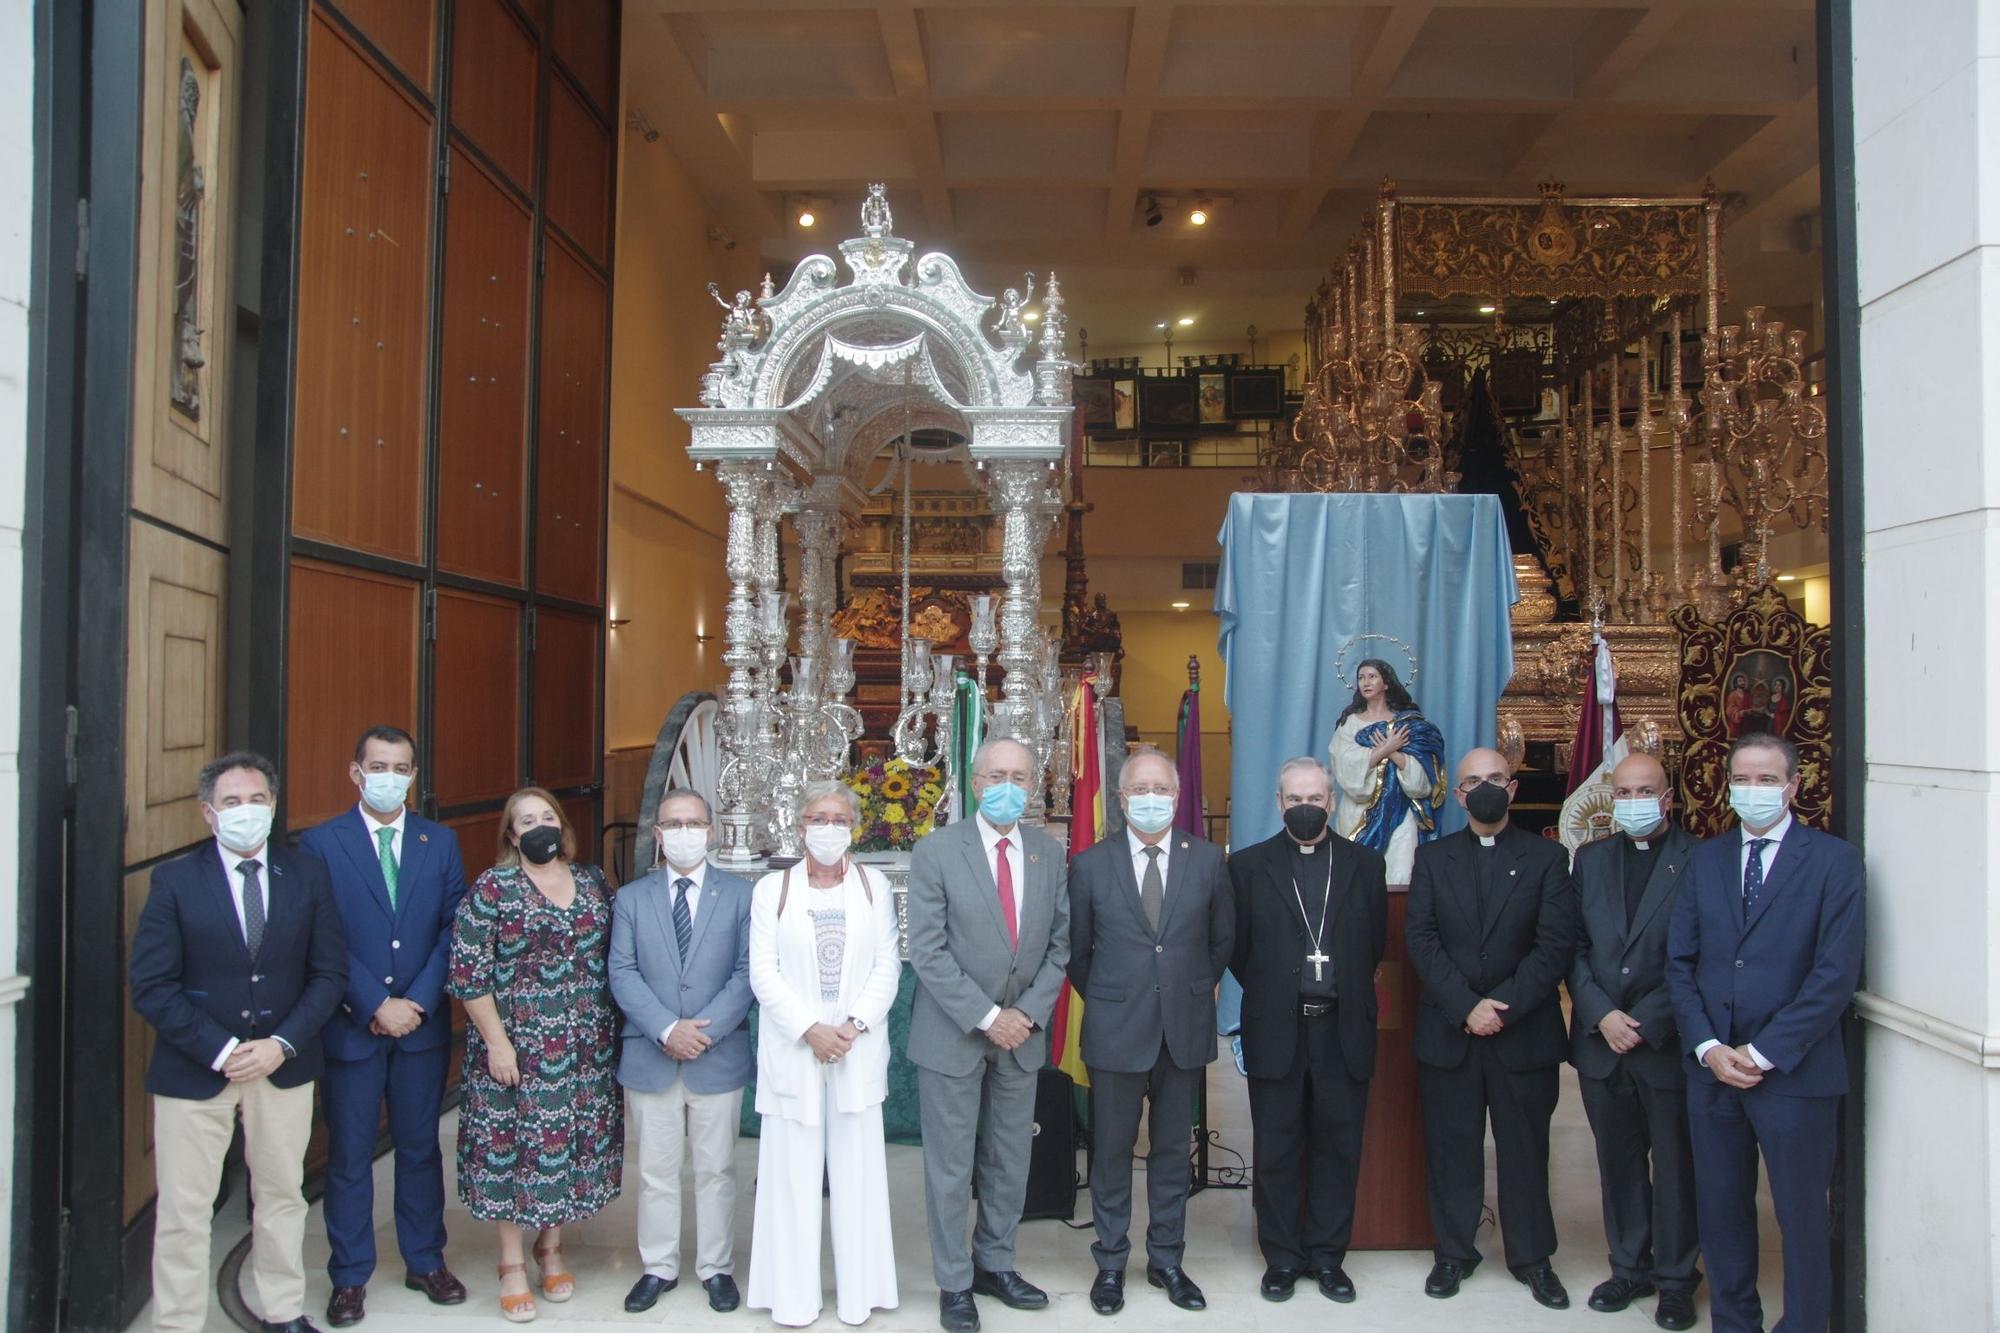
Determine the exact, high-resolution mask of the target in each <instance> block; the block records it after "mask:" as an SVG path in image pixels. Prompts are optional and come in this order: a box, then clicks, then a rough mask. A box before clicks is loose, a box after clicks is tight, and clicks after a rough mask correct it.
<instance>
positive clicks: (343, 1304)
mask: <svg viewBox="0 0 2000 1333" xmlns="http://www.w3.org/2000/svg"><path fill="white" fill-rule="evenodd" d="M367 1307H368V1288H366V1287H335V1288H334V1289H333V1295H331V1296H329V1297H327V1299H326V1322H327V1323H329V1324H331V1325H333V1326H334V1327H335V1328H346V1327H347V1326H348V1325H350V1324H358V1323H360V1322H361V1321H362V1320H363V1319H364V1318H366V1317H367V1314H368V1308H367Z"/></svg>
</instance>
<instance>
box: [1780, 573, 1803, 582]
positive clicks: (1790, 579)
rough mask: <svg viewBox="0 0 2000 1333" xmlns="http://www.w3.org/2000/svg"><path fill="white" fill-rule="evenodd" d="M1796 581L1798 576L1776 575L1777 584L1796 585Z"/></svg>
mask: <svg viewBox="0 0 2000 1333" xmlns="http://www.w3.org/2000/svg"><path fill="white" fill-rule="evenodd" d="M1798 581H1799V576H1798V575H1797V574H1780V575H1778V582H1780V583H1797V582H1798Z"/></svg>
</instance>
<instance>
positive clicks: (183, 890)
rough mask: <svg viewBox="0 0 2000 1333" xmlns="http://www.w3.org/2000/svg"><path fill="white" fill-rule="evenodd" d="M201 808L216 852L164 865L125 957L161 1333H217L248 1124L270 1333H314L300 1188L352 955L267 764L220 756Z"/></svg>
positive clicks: (254, 1255) (201, 786)
mask: <svg viewBox="0 0 2000 1333" xmlns="http://www.w3.org/2000/svg"><path fill="white" fill-rule="evenodd" d="M196 793H197V795H198V796H199V797H200V799H201V813H202V818H203V819H205V820H207V821H208V825H209V827H210V828H211V829H213V830H214V831H215V839H214V841H211V842H204V843H202V844H201V845H200V846H198V847H196V848H195V849H194V850H193V851H191V852H189V853H188V854H187V855H185V856H182V857H179V858H177V859H175V860H172V861H167V862H164V863H162V864H161V865H158V866H156V867H154V869H153V876H152V885H151V887H150V889H149V890H148V892H147V894H146V906H145V908H144V909H143V910H142V911H141V912H140V914H139V924H138V927H137V929H135V930H134V931H133V933H132V945H131V980H132V1007H133V1008H134V1009H137V1010H138V1011H139V1015H140V1017H142V1018H144V1019H145V1020H146V1021H147V1022H148V1023H149V1024H151V1025H152V1027H153V1031H154V1032H155V1033H156V1034H157V1037H158V1040H156V1041H155V1042H154V1044H153V1056H152V1059H151V1061H150V1062H149V1063H148V1064H147V1066H146V1091H147V1092H149V1093H151V1094H152V1095H153V1161H154V1173H155V1176H156V1178H157V1181H158V1185H159V1200H158V1203H157V1204H156V1207H155V1214H154V1229H153V1328H154V1330H155V1333H182V1331H183V1330H199V1329H201V1328H203V1327H205V1326H206V1324H207V1320H208V1290H209V1283H210V1282H211V1281H212V1280H213V1279H212V1278H211V1276H210V1271H209V1232H210V1226H211V1224H212V1222H213V1219H214V1213H215V1192H216V1189H217V1188H218V1187H219V1186H220V1184H221V1183H222V1162H223V1158H224V1157H225V1156H226V1155H227V1154H228V1152H229V1143H230V1140H231V1138H233V1137H234V1135H235V1133H236V1119H237V1114H238V1112H239V1111H240V1112H241V1114H242V1118H243V1143H244V1156H245V1159H246V1160H247V1162H248V1164H249V1167H250V1188H251V1197H252V1199H253V1200H254V1202H255V1204H256V1213H255V1220H254V1225H253V1230H252V1236H253V1240H252V1243H251V1264H250V1268H251V1272H252V1274H253V1275H254V1276H255V1278H256V1287H257V1303H258V1305H259V1306H261V1307H262V1310H263V1315H264V1319H265V1321H266V1323H265V1327H266V1328H267V1329H270V1330H273V1331H274V1333H313V1326H312V1324H311V1322H310V1321H308V1320H307V1319H306V1317H305V1297H306V1274H305V1256H304V1242H305V1229H306V1201H305V1196H304V1194H303V1193H302V1192H301V1188H300V1187H301V1183H302V1181H303V1178H304V1174H305V1153H306V1142H307V1140H308V1139H310V1138H311V1136H312V1117H313V1089H312V1085H313V1080H314V1079H315V1078H317V1077H319V1072H320V1029H321V1028H323V1027H324V1026H326V1019H327V1015H328V1014H330V1013H332V1012H333V1009H334V1006H335V1005H336V1004H338V1003H339V1002H340V992H341V987H342V986H343V985H344V984H345V981H346V959H347V947H346V945H345V944H344V943H343V942H342V939H341V931H340V915H339V913H338V912H337V911H336V910H335V909H334V905H333V895H332V893H331V892H330V891H329V890H328V888H327V883H326V872H325V870H324V869H323V868H322V867H321V866H320V864H319V863H318V862H317V861H315V860H313V859H312V858H311V857H309V856H297V855H294V854H293V853H291V852H288V851H286V850H285V849H283V848H281V847H278V846H276V845H275V844H273V843H272V842H271V841H270V836H271V817H272V814H273V812H274V811H275V810H276V809H277V793H278V771H277V769H276V768H274V767H273V766H272V764H271V761H270V760H268V759H266V758H264V757H263V756H262V755H257V754H250V753H248V752H241V751H239V752H237V753H234V754H226V755H223V756H222V757H221V758H219V759H217V760H215V761H214V762H212V763H210V764H209V765H208V766H207V767H205V768H203V769H202V771H201V775H200V778H199V779H198V780H197V783H196Z"/></svg>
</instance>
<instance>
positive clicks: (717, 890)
mask: <svg viewBox="0 0 2000 1333" xmlns="http://www.w3.org/2000/svg"><path fill="white" fill-rule="evenodd" d="M675 878H676V877H675V875H674V874H673V872H672V870H671V869H669V868H668V867H666V866H664V865H663V866H661V867H660V868H659V869H657V870H654V871H652V872H650V873H648V874H647V875H645V876H644V877H643V878H640V879H637V880H635V881H633V882H632V883H630V884H628V885H626V886H625V887H624V888H623V889H621V890H619V892H618V896H617V897H616V898H615V899H613V900H612V905H611V961H610V970H611V998H612V999H614V1000H616V1001H617V1002H618V1009H619V1012H620V1013H622V1014H623V1015H624V1019H625V1021H624V1026H623V1028H622V1029H621V1030H620V1036H621V1037H622V1038H623V1047H624V1049H623V1051H622V1052H621V1053H620V1055H619V1058H618V1081H619V1083H621V1084H623V1085H624V1086H625V1087H628V1088H632V1089H635V1090H637V1091H639V1092H665V1091H666V1090H667V1089H668V1088H671V1087H672V1086H673V1085H674V1079H676V1078H685V1079H686V1080H687V1087H688V1091H689V1092H730V1091H733V1090H735V1089H737V1088H740V1087H742V1086H743V1085H745V1084H746V1083H748V1082H749V1081H750V1078H751V1075H752V1074H753V1073H754V1072H755V1068H756V1065H755V1061H754V1059H753V1058H752V1055H751V1051H750V1033H749V1030H748V1029H746V1028H745V1027H744V1026H743V1020H744V1019H745V1018H746V1017H748V1015H749V1013H750V1003H751V996H750V882H749V881H748V880H746V879H743V878H741V877H739V876H736V875H731V874H728V873H726V872H724V871H721V870H717V869H716V868H715V867H714V866H710V867H709V868H708V870H707V871H706V872H705V873H704V875H703V876H702V887H701V899H700V902H699V903H698V905H697V906H696V908H695V914H694V938H693V941H692V943H691V945H690V948H689V954H690V958H689V962H688V965H687V966H686V967H685V968H683V967H682V966H681V952H680V946H679V944H678V943H676V941H675V939H674V889H673V882H674V879H675ZM683 1018H705V1019H707V1020H708V1026H707V1027H705V1028H703V1029H702V1032H703V1035H705V1036H706V1037H707V1038H708V1039H709V1040H710V1041H711V1042H713V1043H714V1045H712V1046H710V1047H709V1048H708V1049H707V1050H705V1051H703V1052H702V1053H701V1054H700V1055H698V1056H696V1057H695V1058H694V1059H692V1060H686V1061H681V1060H675V1059H674V1058H673V1057H672V1056H670V1055H668V1054H667V1053H666V1052H665V1051H664V1050H662V1049H661V1048H660V1034H661V1033H662V1032H665V1031H666V1030H667V1027H668V1026H669V1025H670V1024H672V1023H674V1022H676V1021H677V1020H679V1019H683Z"/></svg>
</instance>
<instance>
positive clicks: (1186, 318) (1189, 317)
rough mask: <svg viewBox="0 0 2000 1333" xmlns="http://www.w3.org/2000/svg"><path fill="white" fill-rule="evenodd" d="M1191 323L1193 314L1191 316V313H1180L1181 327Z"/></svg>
mask: <svg viewBox="0 0 2000 1333" xmlns="http://www.w3.org/2000/svg"><path fill="white" fill-rule="evenodd" d="M1192 323H1194V316H1193V315H1182V316H1181V327H1182V328H1186V327H1187V326H1188V325H1190V324H1192Z"/></svg>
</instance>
